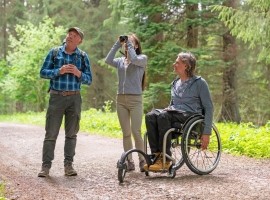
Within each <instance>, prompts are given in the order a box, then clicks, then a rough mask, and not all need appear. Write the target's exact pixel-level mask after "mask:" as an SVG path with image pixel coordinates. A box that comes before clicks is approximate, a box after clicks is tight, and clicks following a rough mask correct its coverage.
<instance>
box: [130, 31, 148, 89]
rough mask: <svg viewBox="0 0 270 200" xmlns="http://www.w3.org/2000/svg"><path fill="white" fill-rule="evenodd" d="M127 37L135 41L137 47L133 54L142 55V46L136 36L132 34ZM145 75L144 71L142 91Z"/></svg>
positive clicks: (143, 84)
mask: <svg viewBox="0 0 270 200" xmlns="http://www.w3.org/2000/svg"><path fill="white" fill-rule="evenodd" d="M129 37H132V38H133V39H134V41H135V44H136V45H137V46H138V47H137V48H136V49H135V52H136V54H137V55H140V54H142V46H141V42H140V40H139V38H138V37H137V36H136V34H134V33H132V34H130V35H129ZM145 79H146V75H145V71H144V73H143V77H142V90H143V91H144V89H145V86H146V80H145Z"/></svg>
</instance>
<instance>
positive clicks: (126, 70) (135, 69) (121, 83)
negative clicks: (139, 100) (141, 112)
mask: <svg viewBox="0 0 270 200" xmlns="http://www.w3.org/2000/svg"><path fill="white" fill-rule="evenodd" d="M127 46H128V52H127V53H128V56H129V59H130V63H129V64H125V57H119V58H114V57H115V54H116V52H117V50H118V49H119V48H121V44H120V42H119V41H118V40H117V41H116V43H115V44H114V45H113V47H112V49H111V50H110V52H109V53H108V55H107V57H106V59H105V62H106V63H107V64H109V65H111V66H113V67H115V68H117V73H118V91H117V94H137V95H141V94H142V78H143V74H144V71H145V68H146V65H147V56H146V55H144V54H140V55H137V54H136V52H135V49H134V48H133V46H132V43H131V42H130V41H127Z"/></svg>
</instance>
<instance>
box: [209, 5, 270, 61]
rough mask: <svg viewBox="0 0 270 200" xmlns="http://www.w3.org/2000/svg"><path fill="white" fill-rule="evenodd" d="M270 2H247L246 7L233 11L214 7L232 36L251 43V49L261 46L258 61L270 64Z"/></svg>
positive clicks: (217, 6) (223, 7) (218, 6)
mask: <svg viewBox="0 0 270 200" xmlns="http://www.w3.org/2000/svg"><path fill="white" fill-rule="evenodd" d="M269 7H270V1H266V0H261V1H257V0H247V1H246V6H242V7H240V8H239V9H232V8H228V7H226V6H220V5H216V6H213V11H218V12H219V16H218V17H219V19H221V20H222V21H223V22H224V23H225V25H226V26H227V27H228V28H229V29H230V31H231V33H232V35H234V36H236V37H237V38H240V39H242V40H243V41H244V42H248V43H249V47H250V48H254V47H256V46H257V45H261V46H262V48H261V50H260V53H259V56H258V61H263V62H265V63H270V55H269V52H270V37H269V36H270V35H269V33H270V28H269V23H270V10H269Z"/></svg>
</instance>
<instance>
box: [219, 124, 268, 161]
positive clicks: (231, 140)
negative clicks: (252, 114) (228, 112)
mask: <svg viewBox="0 0 270 200" xmlns="http://www.w3.org/2000/svg"><path fill="white" fill-rule="evenodd" d="M217 127H218V130H219V132H220V134H221V139H222V148H223V151H224V152H227V153H231V154H236V155H246V156H250V157H256V158H270V146H269V142H270V135H269V133H270V121H269V122H268V123H267V124H266V125H265V126H262V127H255V126H254V125H253V124H252V123H242V124H240V125H237V124H234V123H226V124H225V123H218V124H217Z"/></svg>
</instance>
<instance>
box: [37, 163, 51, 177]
mask: <svg viewBox="0 0 270 200" xmlns="http://www.w3.org/2000/svg"><path fill="white" fill-rule="evenodd" d="M49 172H50V168H49V167H48V166H46V165H45V166H42V167H41V171H40V172H39V173H38V177H47V176H48V175H49Z"/></svg>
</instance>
